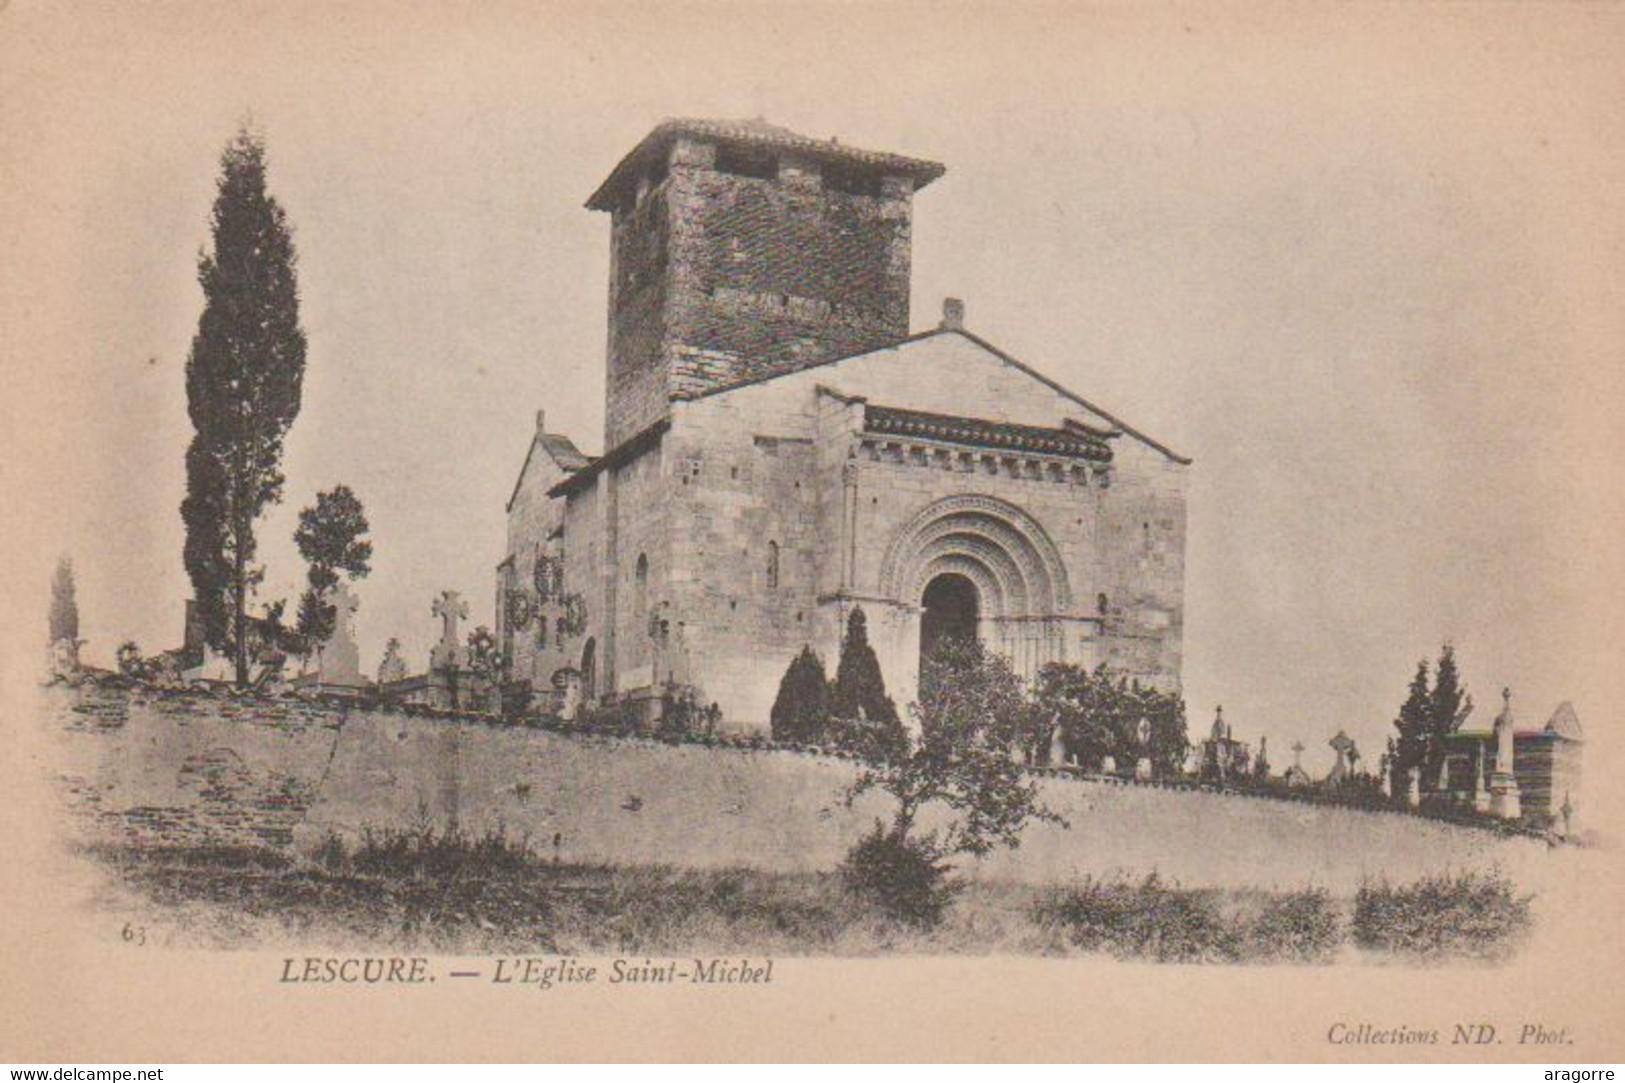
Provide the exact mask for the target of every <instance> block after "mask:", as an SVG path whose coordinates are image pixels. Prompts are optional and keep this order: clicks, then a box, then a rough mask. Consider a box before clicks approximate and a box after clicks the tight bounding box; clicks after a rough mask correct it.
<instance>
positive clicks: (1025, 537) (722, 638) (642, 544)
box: [497, 120, 1190, 731]
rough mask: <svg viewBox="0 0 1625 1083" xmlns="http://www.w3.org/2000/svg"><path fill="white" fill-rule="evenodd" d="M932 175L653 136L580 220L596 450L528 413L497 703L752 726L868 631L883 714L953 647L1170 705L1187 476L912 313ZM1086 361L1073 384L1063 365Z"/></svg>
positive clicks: (980, 347) (946, 324)
mask: <svg viewBox="0 0 1625 1083" xmlns="http://www.w3.org/2000/svg"><path fill="white" fill-rule="evenodd" d="M943 173H944V169H943V167H942V166H941V165H939V164H937V163H935V162H930V161H923V160H920V159H916V158H909V157H903V156H901V155H897V154H889V153H881V152H875V151H867V150H859V149H857V148H855V147H850V146H848V145H846V144H845V143H844V142H838V141H836V140H833V139H831V140H822V139H813V138H809V137H806V136H802V135H797V134H796V133H794V132H791V131H788V130H786V129H784V128H780V127H776V126H773V125H769V124H766V123H763V122H761V121H747V122H736V121H713V120H667V121H663V122H662V123H660V124H659V125H657V126H656V127H655V128H654V130H653V131H651V132H650V133H649V134H648V135H647V136H646V137H645V138H644V139H643V140H642V142H640V143H638V144H637V146H635V147H634V148H633V149H632V150H631V152H630V153H628V154H627V155H626V156H625V157H624V158H623V159H622V160H621V162H620V164H619V165H617V166H616V167H615V168H614V170H613V171H612V172H611V173H610V174H609V177H608V178H607V179H606V180H605V181H604V182H603V184H602V185H600V186H599V188H598V190H597V191H596V192H594V193H593V195H592V197H591V198H590V199H589V200H588V201H587V207H588V208H589V209H591V210H595V211H602V212H603V213H604V214H606V215H607V216H608V217H609V223H610V245H611V264H610V283H609V335H608V356H607V380H606V386H607V395H606V402H605V411H604V434H603V443H602V446H603V448H604V449H605V450H604V452H603V454H601V455H598V456H590V455H585V454H583V453H582V452H581V451H580V450H579V448H578V445H577V444H576V443H575V442H574V440H573V439H572V436H576V437H579V436H581V435H582V434H580V433H575V434H567V433H562V432H554V431H551V430H550V429H549V427H548V426H547V424H546V415H545V413H541V412H539V413H538V414H537V421H536V430H535V433H534V434H533V436H532V439H531V442H530V447H529V450H528V452H527V454H526V456H525V459H524V464H523V466H522V467H521V469H520V472H519V477H518V480H517V481H516V483H515V485H514V488H513V493H512V496H511V498H510V499H509V501H508V506H507V511H508V544H507V555H506V557H505V558H504V559H503V561H502V562H501V564H500V565H499V566H498V569H497V614H498V636H499V638H500V640H501V642H502V645H503V647H504V648H505V650H506V652H507V657H508V658H509V659H510V671H509V680H510V681H513V682H528V684H529V685H530V687H531V688H532V689H533V690H534V691H535V692H536V693H538V694H540V695H542V696H543V697H545V696H547V695H549V694H555V693H556V694H558V695H559V696H560V700H559V702H561V703H565V704H568V705H572V706H573V705H574V704H575V703H576V702H586V703H593V702H610V701H617V702H619V701H626V700H632V701H644V700H648V699H651V698H653V697H654V696H657V695H658V694H659V692H660V690H661V688H662V687H663V686H665V685H667V684H668V683H672V682H675V683H676V684H680V685H687V686H691V687H693V688H694V689H695V690H696V693H697V695H698V696H699V698H700V701H701V702H715V703H717V704H718V705H719V706H720V708H721V710H722V715H723V722H722V725H723V727H724V728H725V729H730V730H736V731H737V730H765V729H766V727H767V725H768V717H769V713H770V710H771V707H772V703H773V699H774V696H775V694H776V693H777V690H778V684H779V681H780V678H781V677H782V676H783V675H784V672H785V669H786V667H787V666H788V665H789V663H790V660H791V658H792V657H793V656H794V655H795V654H796V653H797V652H798V651H800V650H801V648H802V646H803V645H810V646H812V648H813V649H814V650H816V651H817V652H819V653H820V654H821V655H822V656H823V658H824V660H825V664H826V666H827V667H828V668H829V669H830V671H831V672H833V669H834V666H835V662H836V659H837V658H838V656H839V652H840V643H841V636H842V634H843V630H844V628H845V627H846V623H847V618H848V615H849V614H850V613H851V612H852V610H853V609H854V608H856V607H862V609H863V611H864V613H865V615H866V617H867V620H868V625H869V637H870V640H871V642H872V643H873V645H874V648H875V651H876V653H877V655H878V657H879V659H880V663H881V667H882V670H883V672H884V675H885V679H886V686H887V691H888V692H889V694H890V695H891V696H892V698H893V699H894V700H895V701H896V702H897V703H898V705H899V707H900V708H901V707H904V706H906V704H907V703H908V702H909V701H910V699H911V698H912V696H913V692H914V687H915V683H916V680H917V677H918V673H919V665H920V658H921V655H922V652H926V651H929V650H930V649H931V646H932V644H933V643H935V642H937V641H938V640H939V639H940V638H941V637H943V636H945V635H971V634H974V635H976V636H978V637H980V639H981V640H982V642H983V643H984V644H985V645H987V646H988V647H990V648H991V649H994V650H997V651H1000V652H1003V653H1004V654H1006V655H1008V656H1009V657H1010V659H1011V660H1012V661H1013V663H1014V664H1015V666H1016V668H1017V670H1018V671H1019V672H1021V673H1022V674H1025V675H1032V674H1035V673H1036V672H1037V670H1038V669H1039V667H1041V666H1043V665H1044V664H1045V663H1047V662H1051V661H1068V662H1074V663H1078V664H1081V665H1085V666H1090V667H1093V666H1095V665H1097V664H1099V663H1101V662H1108V663H1110V664H1111V665H1112V666H1113V667H1114V668H1115V669H1117V670H1119V671H1120V672H1122V673H1124V674H1127V675H1131V676H1134V677H1138V678H1140V679H1141V680H1142V681H1145V682H1148V683H1150V684H1152V685H1155V686H1156V687H1158V688H1160V689H1163V690H1167V691H1176V690H1178V688H1179V681H1180V640H1181V632H1182V628H1183V599H1184V573H1185V555H1184V554H1185V474H1186V468H1187V467H1188V466H1189V464H1190V460H1189V459H1187V458H1184V457H1182V456H1181V455H1179V454H1177V453H1176V452H1174V451H1172V450H1171V449H1169V448H1168V447H1167V446H1165V445H1163V444H1161V443H1159V442H1157V441H1156V440H1154V439H1153V438H1151V437H1150V436H1148V435H1146V434H1144V433H1143V432H1140V431H1139V430H1137V429H1135V428H1134V427H1132V426H1130V425H1129V424H1128V423H1126V422H1125V421H1123V420H1120V419H1119V418H1118V417H1116V416H1114V415H1113V414H1111V413H1108V412H1107V411H1106V410H1105V409H1103V408H1102V407H1099V406H1096V405H1094V404H1093V403H1092V402H1090V401H1089V400H1087V399H1085V398H1083V397H1081V396H1080V395H1078V394H1076V393H1074V392H1073V391H1071V390H1068V389H1067V388H1064V387H1062V386H1061V385H1060V384H1058V383H1056V382H1055V381H1054V380H1052V379H1050V378H1049V377H1047V376H1045V375H1043V374H1042V372H1040V371H1039V370H1038V369H1036V368H1034V367H1031V366H1029V365H1028V364H1026V363H1024V362H1023V361H1020V360H1017V359H1016V358H1014V357H1012V356H1010V355H1009V354H1008V353H1006V352H1005V351H1003V350H1001V349H999V348H998V347H997V346H995V345H994V344H993V343H991V342H989V341H988V340H986V339H984V338H982V337H981V336H979V335H977V334H975V333H973V332H972V331H970V330H969V329H968V328H967V327H966V326H965V310H964V306H963V305H962V304H961V303H960V302H958V301H955V300H949V301H947V302H945V303H944V305H943V311H942V316H941V322H940V323H939V324H938V325H937V326H935V327H932V328H930V329H927V330H918V331H916V330H913V329H912V328H911V326H910V319H909V288H910V232H911V222H912V218H913V214H914V198H915V195H916V194H917V193H919V192H920V191H922V190H923V189H925V188H926V187H927V186H928V185H930V184H932V183H933V182H934V181H936V180H938V179H939V178H941V177H942V175H943ZM1076 367H1077V366H1074V368H1076Z"/></svg>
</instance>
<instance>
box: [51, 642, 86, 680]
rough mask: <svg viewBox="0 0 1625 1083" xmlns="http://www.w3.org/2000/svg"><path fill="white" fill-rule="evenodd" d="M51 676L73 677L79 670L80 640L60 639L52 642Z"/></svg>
mask: <svg viewBox="0 0 1625 1083" xmlns="http://www.w3.org/2000/svg"><path fill="white" fill-rule="evenodd" d="M50 666H51V676H53V677H72V676H75V675H76V674H77V673H78V672H79V640H77V639H66V638H64V639H59V640H57V641H56V642H55V643H52V644H51V653H50Z"/></svg>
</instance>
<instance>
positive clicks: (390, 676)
mask: <svg viewBox="0 0 1625 1083" xmlns="http://www.w3.org/2000/svg"><path fill="white" fill-rule="evenodd" d="M405 679H406V660H405V659H403V658H402V657H401V641H400V640H398V639H391V640H390V641H389V642H388V643H387V644H385V646H384V660H383V661H382V662H380V663H378V683H379V684H380V685H386V684H394V683H395V682H396V681H404V680H405Z"/></svg>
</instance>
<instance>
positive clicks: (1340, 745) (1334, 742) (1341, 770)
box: [1326, 730, 1354, 782]
mask: <svg viewBox="0 0 1625 1083" xmlns="http://www.w3.org/2000/svg"><path fill="white" fill-rule="evenodd" d="M1326 743H1327V744H1329V745H1331V746H1332V751H1334V752H1336V753H1337V763H1336V764H1334V765H1333V766H1332V773H1331V775H1330V776H1328V778H1327V781H1328V782H1341V781H1343V779H1345V778H1347V777H1348V774H1349V753H1351V752H1353V751H1354V741H1353V740H1352V739H1350V737H1349V735H1348V734H1346V733H1344V732H1343V731H1342V730H1338V731H1337V736H1335V737H1333V738H1332V739H1331V740H1330V741H1327V742H1326Z"/></svg>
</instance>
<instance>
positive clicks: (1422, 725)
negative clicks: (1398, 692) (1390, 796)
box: [1389, 658, 1432, 793]
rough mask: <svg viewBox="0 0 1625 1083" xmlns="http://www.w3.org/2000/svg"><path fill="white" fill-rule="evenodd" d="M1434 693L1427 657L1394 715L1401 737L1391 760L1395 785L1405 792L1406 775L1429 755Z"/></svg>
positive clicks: (1420, 665)
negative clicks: (1430, 688) (1429, 681)
mask: <svg viewBox="0 0 1625 1083" xmlns="http://www.w3.org/2000/svg"><path fill="white" fill-rule="evenodd" d="M1431 697H1432V693H1431V692H1430V691H1429V690H1428V663H1427V659H1426V658H1424V659H1422V660H1421V661H1419V662H1417V663H1416V674H1415V676H1413V677H1412V678H1411V688H1410V692H1409V693H1408V694H1407V695H1406V697H1405V702H1404V704H1403V705H1402V706H1401V707H1400V708H1399V717H1398V718H1396V719H1394V729H1396V730H1397V731H1399V732H1398V738H1397V739H1396V740H1395V741H1394V742H1393V755H1392V758H1391V760H1390V768H1389V769H1390V771H1391V772H1392V778H1393V788H1394V792H1395V793H1403V792H1404V791H1405V786H1406V777H1407V775H1409V773H1410V769H1411V768H1412V767H1421V766H1422V765H1423V762H1424V760H1425V759H1426V758H1427V751H1428V746H1429V731H1430V719H1431V711H1432V698H1431Z"/></svg>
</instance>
